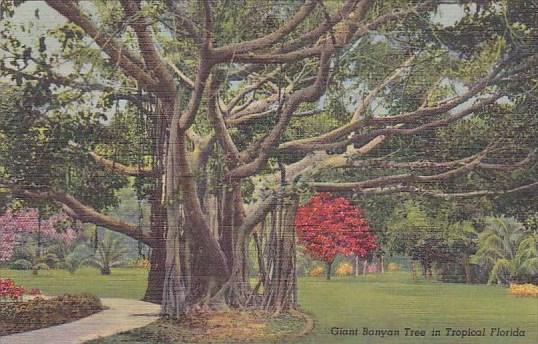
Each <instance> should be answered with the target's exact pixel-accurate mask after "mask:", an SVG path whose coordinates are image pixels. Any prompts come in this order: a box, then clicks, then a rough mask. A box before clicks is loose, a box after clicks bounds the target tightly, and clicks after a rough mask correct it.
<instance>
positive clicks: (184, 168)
mask: <svg viewBox="0 0 538 344" xmlns="http://www.w3.org/2000/svg"><path fill="white" fill-rule="evenodd" d="M168 105H169V104H168ZM167 112H168V113H171V114H173V119H172V122H171V125H170V133H169V139H168V146H167V147H168V148H167V156H166V159H165V162H166V168H165V180H166V183H165V186H166V192H165V195H166V197H165V199H166V205H167V218H168V230H167V235H166V263H165V281H164V290H163V301H162V303H161V308H162V312H163V314H166V315H168V316H171V317H177V316H179V315H180V314H181V313H183V312H184V311H185V310H187V308H190V307H194V308H196V307H198V306H205V305H207V304H208V303H209V301H210V300H211V298H212V297H213V296H214V295H215V294H216V293H217V292H218V291H220V290H221V289H222V286H223V285H224V284H225V282H226V281H227V279H228V278H229V267H228V265H227V262H226V257H225V256H224V253H223V252H222V250H221V249H220V246H219V244H218V241H217V238H215V233H214V232H213V231H212V230H211V228H209V225H208V223H207V221H206V219H205V214H204V212H203V210H202V207H201V204H200V200H199V198H198V193H197V185H196V178H195V176H194V173H193V172H192V171H191V167H190V164H191V163H190V161H189V155H190V153H189V152H188V149H187V142H186V140H187V138H186V133H185V132H181V131H180V128H179V119H180V116H179V115H178V114H179V110H178V109H174V111H167ZM183 218H184V220H185V225H184V226H183V225H182V219H183ZM181 247H183V252H182V253H181V254H180V251H181ZM185 250H188V254H185ZM182 256H183V258H184V260H185V259H188V261H183V262H182V260H181V257H182ZM182 267H183V269H182ZM186 282H187V283H186ZM187 292H188V294H187Z"/></svg>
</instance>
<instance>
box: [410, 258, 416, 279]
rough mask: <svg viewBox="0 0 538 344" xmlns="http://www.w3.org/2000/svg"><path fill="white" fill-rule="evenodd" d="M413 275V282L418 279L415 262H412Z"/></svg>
mask: <svg viewBox="0 0 538 344" xmlns="http://www.w3.org/2000/svg"><path fill="white" fill-rule="evenodd" d="M411 274H412V276H413V281H414V280H416V279H417V266H416V263H415V261H414V260H412V261H411Z"/></svg>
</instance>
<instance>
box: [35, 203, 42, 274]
mask: <svg viewBox="0 0 538 344" xmlns="http://www.w3.org/2000/svg"><path fill="white" fill-rule="evenodd" d="M36 257H37V258H41V211H40V210H39V209H38V210H37V248H36ZM36 274H37V272H36Z"/></svg>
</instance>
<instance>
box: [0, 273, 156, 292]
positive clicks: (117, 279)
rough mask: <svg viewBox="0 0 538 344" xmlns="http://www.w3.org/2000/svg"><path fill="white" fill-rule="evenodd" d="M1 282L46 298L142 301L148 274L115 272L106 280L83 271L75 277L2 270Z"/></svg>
mask: <svg viewBox="0 0 538 344" xmlns="http://www.w3.org/2000/svg"><path fill="white" fill-rule="evenodd" d="M0 278H12V279H14V280H15V282H16V283H17V284H20V285H22V286H23V287H25V288H27V289H31V288H39V289H41V292H42V293H43V294H45V295H60V294H63V293H91V294H94V295H96V296H99V297H112V298H116V297H117V298H124V299H141V298H142V297H143V296H144V292H145V291H146V278H147V271H146V270H144V269H122V268H117V269H112V274H111V275H109V276H103V275H101V274H100V273H99V270H97V269H95V268H91V267H83V268H81V269H79V270H77V271H76V272H75V273H74V274H71V273H69V272H68V271H67V270H41V271H39V274H38V275H37V276H35V275H32V272H31V271H19V270H6V269H1V270H0Z"/></svg>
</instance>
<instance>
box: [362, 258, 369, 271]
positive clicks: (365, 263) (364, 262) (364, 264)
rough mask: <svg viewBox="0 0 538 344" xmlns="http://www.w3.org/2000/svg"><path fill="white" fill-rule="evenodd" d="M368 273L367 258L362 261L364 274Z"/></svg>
mask: <svg viewBox="0 0 538 344" xmlns="http://www.w3.org/2000/svg"><path fill="white" fill-rule="evenodd" d="M367 273H368V260H367V259H365V260H364V261H363V263H362V274H363V275H366V274H367Z"/></svg>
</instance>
